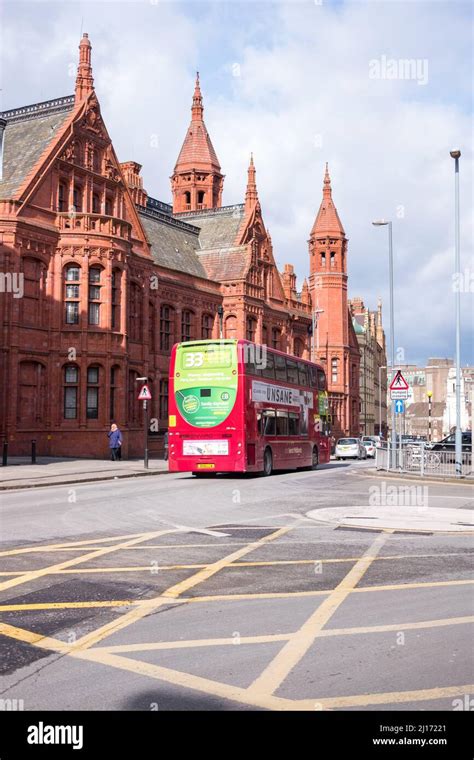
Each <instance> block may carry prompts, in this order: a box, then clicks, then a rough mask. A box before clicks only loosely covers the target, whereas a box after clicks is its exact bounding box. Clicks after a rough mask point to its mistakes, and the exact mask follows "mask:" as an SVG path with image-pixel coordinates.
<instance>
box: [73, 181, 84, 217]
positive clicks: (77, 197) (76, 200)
mask: <svg viewBox="0 0 474 760" xmlns="http://www.w3.org/2000/svg"><path fill="white" fill-rule="evenodd" d="M73 204H74V211H75V212H76V213H78V212H80V211H82V187H81V186H80V185H74V191H73Z"/></svg>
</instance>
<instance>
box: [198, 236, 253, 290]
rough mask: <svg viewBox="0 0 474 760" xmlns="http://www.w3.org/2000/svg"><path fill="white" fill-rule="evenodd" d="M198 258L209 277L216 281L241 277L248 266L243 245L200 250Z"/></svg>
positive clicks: (245, 249)
mask: <svg viewBox="0 0 474 760" xmlns="http://www.w3.org/2000/svg"><path fill="white" fill-rule="evenodd" d="M199 260H200V261H201V262H202V264H203V265H204V267H205V268H206V272H207V275H208V277H209V279H211V280H216V281H217V282H222V281H225V280H238V279H242V278H243V277H245V274H246V272H247V268H248V253H247V248H246V246H244V245H241V246H237V247H235V248H225V249H224V250H215V251H202V252H201V253H200V254H199Z"/></svg>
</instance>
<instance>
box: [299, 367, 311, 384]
mask: <svg viewBox="0 0 474 760" xmlns="http://www.w3.org/2000/svg"><path fill="white" fill-rule="evenodd" d="M298 383H299V384H300V385H309V383H308V369H307V366H306V364H303V362H298Z"/></svg>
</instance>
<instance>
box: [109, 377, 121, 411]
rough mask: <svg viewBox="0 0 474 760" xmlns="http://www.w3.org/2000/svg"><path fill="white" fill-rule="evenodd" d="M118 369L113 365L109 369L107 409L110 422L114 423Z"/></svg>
mask: <svg viewBox="0 0 474 760" xmlns="http://www.w3.org/2000/svg"><path fill="white" fill-rule="evenodd" d="M119 373H120V367H118V366H117V365H114V366H113V367H111V368H110V407H109V419H110V422H115V420H116V418H117V412H118V410H117V408H116V407H117V390H118V388H119V385H120V380H119Z"/></svg>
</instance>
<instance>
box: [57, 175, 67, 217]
mask: <svg viewBox="0 0 474 760" xmlns="http://www.w3.org/2000/svg"><path fill="white" fill-rule="evenodd" d="M67 207H68V187H67V183H66V182H65V181H64V180H61V182H60V183H59V185H58V211H61V212H64V211H67Z"/></svg>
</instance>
